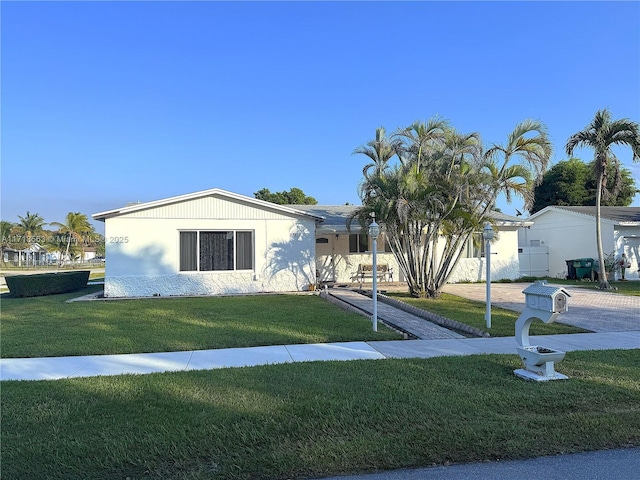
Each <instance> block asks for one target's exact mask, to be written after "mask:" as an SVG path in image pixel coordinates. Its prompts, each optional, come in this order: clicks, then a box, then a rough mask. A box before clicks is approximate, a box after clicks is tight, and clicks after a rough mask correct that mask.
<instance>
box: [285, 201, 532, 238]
mask: <svg viewBox="0 0 640 480" xmlns="http://www.w3.org/2000/svg"><path fill="white" fill-rule="evenodd" d="M292 206H293V207H294V208H296V209H298V210H302V211H305V212H309V213H312V214H313V215H318V216H320V217H324V222H322V224H320V225H318V227H317V233H318V234H320V235H322V234H324V235H327V234H332V233H359V232H360V231H361V229H362V227H361V226H360V224H359V223H358V222H357V221H355V220H354V221H353V222H352V223H351V229H347V221H348V219H349V216H350V215H351V214H352V213H353V212H354V211H355V210H356V209H357V208H358V207H359V205H292ZM491 218H493V219H494V221H495V222H496V223H497V225H499V226H529V225H533V222H529V221H526V220H522V219H520V218H518V217H512V216H510V215H505V214H504V213H501V212H491Z"/></svg>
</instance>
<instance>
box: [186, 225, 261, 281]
mask: <svg viewBox="0 0 640 480" xmlns="http://www.w3.org/2000/svg"><path fill="white" fill-rule="evenodd" d="M251 269H253V232H248V231H234V230H231V231H195V232H180V271H181V272H194V271H200V272H210V271H221V270H251Z"/></svg>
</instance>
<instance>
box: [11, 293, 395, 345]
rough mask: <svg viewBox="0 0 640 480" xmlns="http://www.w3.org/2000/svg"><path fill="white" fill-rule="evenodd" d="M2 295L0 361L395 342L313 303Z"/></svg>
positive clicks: (365, 323)
mask: <svg viewBox="0 0 640 480" xmlns="http://www.w3.org/2000/svg"><path fill="white" fill-rule="evenodd" d="M100 289H101V287H100V286H90V287H87V288H85V289H84V290H83V291H81V292H76V293H69V294H62V295H51V296H47V297H32V298H11V297H9V296H8V295H2V323H1V324H0V347H1V350H2V356H3V357H5V358H11V357H49V356H66V355H98V354H116V353H144V352H164V351H181V350H205V349H212V348H232V347H253V346H258V345H288V344H296V343H324V342H347V341H368V340H397V339H400V338H401V337H400V336H399V335H398V334H396V333H395V332H393V331H391V330H389V329H388V328H386V327H384V326H381V328H380V329H379V330H378V332H377V333H376V332H373V331H372V328H371V321H370V320H369V319H367V318H365V317H362V316H360V315H356V314H354V313H350V312H346V311H344V310H342V309H341V308H339V307H337V306H336V305H333V304H331V303H329V302H327V301H325V300H323V299H322V298H320V297H318V296H316V295H254V296H237V297H199V298H150V299H136V300H116V301H113V300H108V301H107V300H104V301H103V300H99V301H90V302H73V303H66V302H65V300H68V299H70V298H75V297H78V296H80V295H83V294H86V293H90V292H96V291H99V290H100Z"/></svg>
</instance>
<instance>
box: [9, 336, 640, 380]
mask: <svg viewBox="0 0 640 480" xmlns="http://www.w3.org/2000/svg"><path fill="white" fill-rule="evenodd" d="M532 338H533V337H532ZM535 338H536V343H539V344H540V345H544V346H545V347H548V348H552V349H556V350H562V351H565V352H571V351H575V350H608V349H634V348H639V347H640V331H636V332H608V333H581V334H564V335H539V336H536V337H535ZM491 353H506V354H514V355H515V354H516V342H515V339H514V337H496V338H451V339H439V340H395V341H379V342H378V341H374V342H343V343H324V344H300V345H273V346H264V347H249V348H229V349H220V350H197V351H187V352H162V353H135V354H123V355H90V356H84V357H80V356H76V357H43V358H3V359H0V380H56V379H61V378H76V377H91V376H100V375H123V374H147V373H159V372H178V371H188V370H211V369H217V368H233V367H249V366H256V365H270V364H278V363H290V362H312V361H327V360H382V359H385V358H430V357H438V356H456V355H480V354H491Z"/></svg>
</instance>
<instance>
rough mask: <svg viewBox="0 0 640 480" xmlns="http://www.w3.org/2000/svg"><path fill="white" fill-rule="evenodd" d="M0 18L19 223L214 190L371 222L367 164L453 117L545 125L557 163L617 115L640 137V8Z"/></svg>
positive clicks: (13, 214)
mask: <svg viewBox="0 0 640 480" xmlns="http://www.w3.org/2000/svg"><path fill="white" fill-rule="evenodd" d="M0 8H1V15H2V17H1V21H2V70H1V74H2V212H1V213H2V219H3V220H9V221H17V220H18V218H17V215H23V216H24V215H25V214H26V212H27V210H28V211H30V212H31V213H39V214H40V215H42V216H43V217H44V219H45V221H47V222H52V221H63V220H64V217H65V216H66V214H67V212H69V211H80V212H82V213H86V214H87V215H89V216H90V215H91V214H92V213H96V212H100V211H104V210H109V209H112V208H117V207H120V206H122V205H124V204H126V203H128V202H131V201H150V200H156V199H161V198H165V197H169V196H174V195H181V194H185V193H191V192H195V191H199V190H205V189H209V188H214V187H219V188H223V189H226V190H230V191H233V192H237V193H240V194H244V195H248V196H253V193H254V192H256V191H258V190H259V189H261V188H264V187H266V188H269V189H270V190H271V191H281V190H288V189H289V188H291V187H298V188H301V189H302V190H303V191H304V192H305V193H306V194H307V195H311V196H314V197H315V198H317V199H318V201H319V203H321V204H344V203H345V202H350V203H359V198H358V195H357V186H358V183H359V182H360V180H361V177H362V167H363V165H364V164H365V163H366V162H365V160H366V159H365V157H361V156H358V155H352V152H353V150H354V149H355V148H357V147H358V146H360V145H362V144H364V143H366V142H367V141H369V140H370V139H372V138H373V136H374V134H375V129H376V128H377V127H379V126H384V127H385V128H386V129H387V131H388V132H390V133H392V132H393V131H395V130H396V129H397V128H399V127H404V126H407V125H409V124H411V123H412V122H413V121H415V120H427V119H428V118H430V117H431V116H434V115H436V114H437V115H439V116H441V117H444V118H446V119H448V120H449V121H450V122H451V123H452V124H453V125H454V126H455V127H456V128H457V129H458V130H460V131H462V132H472V131H477V132H480V134H481V135H482V138H483V141H484V142H485V144H487V145H489V144H490V143H492V142H496V143H503V142H505V141H506V137H507V135H508V133H509V132H510V131H511V130H512V129H513V127H514V126H515V125H516V123H518V122H519V121H522V120H524V119H526V118H535V119H539V120H542V121H543V122H545V123H546V124H547V126H548V128H549V131H550V134H551V137H552V140H553V142H554V145H555V152H554V156H553V162H554V163H556V162H558V161H560V160H563V159H564V158H565V155H564V144H565V143H566V140H567V138H568V137H569V136H570V135H571V134H573V133H575V132H577V131H579V130H581V129H582V128H584V127H585V126H586V125H587V124H588V123H589V122H590V121H591V119H592V118H593V115H594V114H595V112H596V111H597V110H599V109H601V108H605V107H607V108H609V109H610V110H611V112H612V115H613V117H614V118H622V117H628V118H631V119H632V120H634V121H640V3H639V2H620V3H617V2H562V3H561V2H486V3H485V2H459V3H458V2H388V3H387V2H373V3H369V2H344V3H343V2H316V3H311V2H277V3H276V2H273V3H272V2H239V3H226V2H204V1H202V2H188V3H187V2H38V3H32V2H10V1H3V2H1V6H0ZM577 153H578V155H577V156H579V157H581V158H583V159H584V160H585V161H589V160H591V158H592V152H591V151H588V150H584V151H578V152H577ZM618 155H619V158H620V159H621V160H622V162H623V163H624V164H625V165H626V166H627V167H628V168H630V169H631V170H632V172H633V175H634V177H635V178H636V181H637V182H638V184H640V164H637V163H636V164H633V163H632V162H631V153H630V151H629V150H620V151H618ZM634 205H636V206H637V205H640V198H639V197H636V200H635V201H634ZM499 206H500V207H501V208H502V210H503V211H504V212H505V213H509V214H513V213H514V212H515V208H519V209H522V201H521V200H520V199H516V200H515V202H514V203H513V204H512V205H510V206H509V205H506V203H504V202H503V201H500V202H499Z"/></svg>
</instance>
